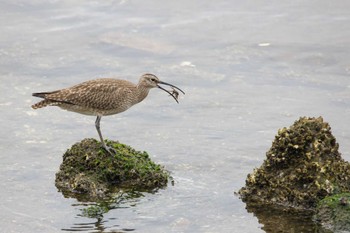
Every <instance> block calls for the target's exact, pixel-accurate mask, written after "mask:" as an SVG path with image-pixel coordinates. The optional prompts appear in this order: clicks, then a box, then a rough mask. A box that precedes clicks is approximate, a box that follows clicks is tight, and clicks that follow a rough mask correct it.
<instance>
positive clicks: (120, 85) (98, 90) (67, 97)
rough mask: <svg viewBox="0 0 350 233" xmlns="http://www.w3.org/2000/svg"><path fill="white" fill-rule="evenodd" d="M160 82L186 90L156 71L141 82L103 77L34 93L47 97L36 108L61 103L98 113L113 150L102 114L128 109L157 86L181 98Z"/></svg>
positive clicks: (90, 112) (89, 113) (65, 107)
mask: <svg viewBox="0 0 350 233" xmlns="http://www.w3.org/2000/svg"><path fill="white" fill-rule="evenodd" d="M159 84H165V85H169V86H171V87H173V88H176V89H178V90H179V91H181V92H182V93H184V92H183V91H182V90H181V89H179V88H178V87H176V86H174V85H172V84H169V83H165V82H162V81H160V80H159V79H158V78H157V77H156V76H155V75H153V74H144V75H142V76H141V78H140V80H139V82H138V84H137V85H135V84H133V83H131V82H129V81H126V80H120V79H112V78H101V79H95V80H90V81H86V82H83V83H80V84H77V85H75V86H72V87H69V88H65V89H61V90H57V91H52V92H40V93H33V96H36V97H40V98H43V99H44V100H42V101H40V102H38V103H36V104H34V105H32V108H33V109H38V108H43V107H46V106H58V107H60V108H62V109H65V110H68V111H72V112H77V113H81V114H85V115H94V116H97V119H96V123H95V125H96V129H97V132H98V133H99V136H100V139H101V143H102V146H103V147H104V148H105V149H106V150H107V151H110V148H107V147H106V145H105V144H104V142H103V138H102V134H101V132H100V129H99V127H100V120H101V117H102V116H108V115H113V114H117V113H120V112H123V111H125V110H127V109H128V108H130V107H131V106H133V105H135V104H137V103H139V102H141V101H142V100H144V99H145V98H146V97H147V95H148V92H149V90H150V89H152V88H154V87H158V88H160V89H162V90H164V91H166V92H167V93H169V94H170V95H171V96H172V97H173V98H174V99H175V100H176V101H177V96H175V95H174V94H173V93H170V92H169V91H167V90H166V89H164V88H162V87H161V86H159Z"/></svg>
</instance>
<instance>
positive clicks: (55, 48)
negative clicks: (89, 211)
mask: <svg viewBox="0 0 350 233" xmlns="http://www.w3.org/2000/svg"><path fill="white" fill-rule="evenodd" d="M349 7H350V2H348V1H332V2H329V1H325V0H321V1H316V0H312V1H307V2H306V1H288V2H287V1H285V2H281V1H270V2H269V4H265V3H263V2H261V1H245V2H242V1H227V0H226V1H225V0H223V1H215V2H214V1H190V2H188V1H184V0H180V1H176V2H168V3H164V1H147V3H146V2H140V1H127V0H120V1H111V0H110V1H79V0H73V1H45V2H44V1H38V0H31V1H24V0H17V1H2V2H0V79H1V86H0V109H1V117H2V121H1V129H2V130H1V132H0V137H1V144H0V151H1V154H0V156H1V157H0V158H1V161H2V162H1V163H0V181H1V182H0V190H1V191H0V199H1V200H2V201H1V203H0V209H1V210H2V211H1V212H0V226H1V232H62V231H68V232H70V231H78V230H79V231H85V232H128V231H134V232H254V233H255V232H273V231H271V230H269V229H273V228H271V226H270V225H268V224H269V223H266V222H265V221H264V219H265V218H264V217H261V215H260V213H256V214H253V213H251V212H248V211H247V210H246V209H245V208H246V206H245V204H244V203H242V202H241V200H240V199H239V198H238V197H236V196H235V195H234V192H235V191H238V190H239V189H240V188H241V187H242V186H243V185H244V182H245V178H246V175H247V174H248V173H249V172H251V171H252V170H253V169H254V168H255V167H258V166H260V164H261V163H262V161H263V160H264V158H265V152H266V151H267V150H268V148H269V147H270V145H271V142H272V140H273V139H274V135H275V134H276V132H277V130H278V129H279V128H281V127H284V126H289V125H291V124H292V123H293V122H294V121H295V120H297V119H298V118H299V117H300V116H315V117H318V116H323V117H324V120H325V121H327V122H329V123H330V125H331V127H332V131H333V134H334V135H335V137H336V138H337V141H338V142H339V144H340V151H341V152H342V154H343V157H344V158H345V159H347V160H350V140H349V139H350V136H349V135H350V128H349V127H348V125H349V119H350V92H349V91H350V79H349V77H348V76H349V73H350V64H349V60H350V55H349V54H350V48H349V42H350V41H349V38H350V30H349V27H348V25H349V23H350V22H349V21H350V16H349V14H348V9H349ZM146 72H151V73H154V74H156V75H157V76H158V77H160V78H161V79H162V80H164V81H166V82H170V83H173V84H175V85H177V86H179V87H181V88H182V89H183V90H184V91H185V92H186V95H185V96H182V97H181V98H180V104H176V103H175V102H174V100H173V99H172V98H170V97H168V96H167V94H166V93H164V92H161V91H159V90H152V91H151V93H150V95H149V96H148V97H147V99H146V100H144V101H143V102H142V103H140V104H139V105H137V106H134V107H133V108H131V109H129V110H128V111H126V112H124V113H122V114H119V115H117V116H111V117H104V118H102V123H101V127H102V132H103V134H104V136H105V137H106V138H110V139H114V140H119V141H121V142H123V143H126V144H129V145H131V146H133V147H134V148H136V149H138V150H145V151H147V152H149V154H150V155H151V157H152V158H153V160H154V161H156V162H157V163H160V164H162V165H164V166H165V167H166V169H168V170H169V171H171V173H172V176H173V177H174V179H175V185H174V186H170V185H169V186H168V187H167V188H165V189H162V190H160V191H158V192H157V193H155V194H149V193H145V194H144V196H143V197H139V198H136V199H132V200H127V201H125V202H123V203H120V205H119V206H117V207H116V208H115V209H113V210H111V211H109V212H108V213H107V214H105V215H104V217H103V219H100V220H97V219H89V218H85V217H82V216H81V209H83V208H84V207H85V206H86V205H88V204H89V203H82V202H79V201H77V200H75V199H70V198H65V197H64V196H63V195H62V194H61V193H59V192H57V189H56V187H55V185H54V179H55V173H56V172H57V170H58V168H59V165H60V163H61V160H62V154H63V153H64V152H65V150H66V149H67V148H69V147H70V146H71V145H72V144H74V143H75V142H78V141H80V140H82V139H83V138H86V137H94V138H97V133H96V130H95V128H94V121H95V119H94V117H88V116H82V115H79V114H75V113H70V112H66V111H62V110H60V109H58V108H55V107H52V108H46V109H40V110H36V111H34V110H32V109H31V108H30V105H31V104H33V103H35V102H36V101H37V100H38V99H36V98H34V97H32V96H31V93H32V92H39V91H49V90H55V89H60V88H63V87H67V86H71V85H73V84H76V83H79V82H82V81H85V80H88V79H92V78H96V77H105V76H117V77H122V78H125V79H128V80H130V81H133V82H137V80H138V77H139V76H140V75H141V74H143V73H146ZM256 216H257V217H256ZM267 216H268V214H267ZM265 217H266V216H265ZM279 221H280V220H278V218H277V220H276V222H277V223H278V222H279ZM284 221H285V222H289V223H290V232H297V231H298V230H300V229H303V232H315V229H316V228H315V225H314V224H313V223H312V222H310V221H309V222H306V223H302V224H301V222H300V221H299V222H298V221H297V220H295V219H287V220H284ZM264 224H265V226H264ZM300 225H302V227H303V228H300V227H301V226H300Z"/></svg>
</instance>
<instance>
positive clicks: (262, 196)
mask: <svg viewBox="0 0 350 233" xmlns="http://www.w3.org/2000/svg"><path fill="white" fill-rule="evenodd" d="M338 147H339V146H338V143H337V142H336V139H335V137H334V136H333V135H332V133H331V128H330V126H329V124H328V123H326V122H323V119H322V117H319V118H307V117H302V118H300V119H299V120H298V121H296V122H295V123H294V124H293V125H292V126H291V127H289V128H282V129H280V130H279V131H278V134H277V135H276V137H275V140H274V141H273V143H272V147H271V148H270V150H269V151H268V152H267V153H266V159H265V161H264V162H263V164H262V165H261V167H260V168H256V169H254V171H253V172H252V173H251V174H249V175H248V176H247V179H246V186H245V187H243V188H241V189H240V190H239V194H240V196H241V198H242V200H243V201H245V202H247V203H248V202H255V203H261V204H268V205H269V204H273V205H280V206H284V207H293V208H296V209H314V208H315V207H316V205H317V203H318V202H319V201H320V200H322V199H323V198H325V197H326V196H329V195H333V194H336V193H342V192H349V191H350V190H349V189H350V186H349V185H350V165H349V163H348V162H346V161H344V160H343V159H342V158H341V155H340V153H339V152H338Z"/></svg>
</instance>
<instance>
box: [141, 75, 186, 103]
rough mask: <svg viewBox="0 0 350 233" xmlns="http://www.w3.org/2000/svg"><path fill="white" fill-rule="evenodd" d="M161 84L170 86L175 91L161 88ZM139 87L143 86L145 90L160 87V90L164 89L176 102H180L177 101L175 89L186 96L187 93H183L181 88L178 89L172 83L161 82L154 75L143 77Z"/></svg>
mask: <svg viewBox="0 0 350 233" xmlns="http://www.w3.org/2000/svg"><path fill="white" fill-rule="evenodd" d="M159 84H163V85H168V86H170V87H172V88H173V91H172V92H170V91H168V90H166V89H165V88H163V87H161V86H159ZM138 85H139V86H142V87H144V88H149V89H151V88H154V87H158V88H159V89H162V90H163V91H165V92H167V93H168V94H169V95H171V96H172V97H173V98H174V99H175V100H176V102H178V101H177V94H178V93H177V92H176V91H175V89H177V90H179V91H181V92H182V93H183V94H185V92H183V91H182V90H181V89H180V88H178V87H176V86H174V85H172V84H170V83H166V82H163V81H160V80H159V78H158V77H157V76H155V75H154V74H144V75H142V76H141V78H140V81H139V84H138ZM176 93H177V94H176Z"/></svg>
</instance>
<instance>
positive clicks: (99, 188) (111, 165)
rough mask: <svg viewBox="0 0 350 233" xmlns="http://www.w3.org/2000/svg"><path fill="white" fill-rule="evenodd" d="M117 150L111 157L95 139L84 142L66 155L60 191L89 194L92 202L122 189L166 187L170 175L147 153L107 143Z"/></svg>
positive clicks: (58, 175) (59, 175) (58, 181)
mask: <svg viewBox="0 0 350 233" xmlns="http://www.w3.org/2000/svg"><path fill="white" fill-rule="evenodd" d="M107 144H108V145H109V146H112V147H113V148H114V149H115V150H116V152H117V153H116V155H114V156H111V155H110V154H109V153H107V152H105V151H104V150H103V149H101V145H100V142H98V141H97V140H95V139H84V140H82V141H81V142H79V143H76V144H75V145H73V146H72V147H71V148H70V149H68V150H67V151H66V153H65V154H64V155H63V162H62V164H61V166H60V170H59V171H58V172H57V173H56V187H57V188H58V189H59V190H60V191H62V192H63V193H64V194H65V195H68V196H76V194H85V198H86V199H88V200H91V199H96V198H97V199H98V198H104V197H106V196H108V194H109V193H113V192H114V191H118V190H119V189H132V190H140V191H141V190H143V191H152V190H154V189H157V188H161V187H164V186H166V184H167V182H168V178H169V173H168V172H167V171H165V170H164V168H163V167H161V166H160V165H157V164H155V163H154V162H152V161H151V160H150V158H149V155H148V154H147V153H146V152H139V151H136V150H134V149H133V148H131V147H130V146H127V145H124V144H121V143H119V142H114V141H107Z"/></svg>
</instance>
